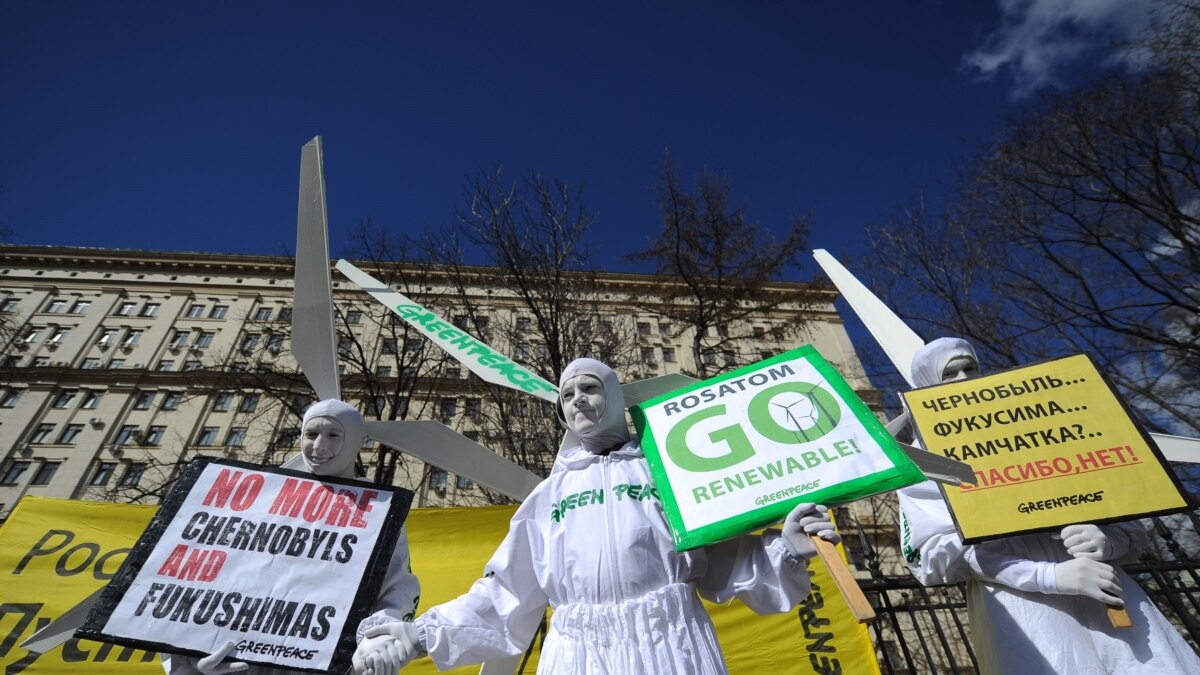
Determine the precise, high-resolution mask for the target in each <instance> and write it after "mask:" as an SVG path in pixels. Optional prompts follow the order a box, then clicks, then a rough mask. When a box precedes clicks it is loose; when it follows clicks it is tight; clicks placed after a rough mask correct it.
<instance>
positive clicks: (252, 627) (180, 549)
mask: <svg viewBox="0 0 1200 675" xmlns="http://www.w3.org/2000/svg"><path fill="white" fill-rule="evenodd" d="M411 499H412V493H410V492H408V491H406V490H391V489H387V488H382V487H380V486H375V485H370V484H367V483H361V482H358V481H351V480H342V479H333V478H329V477H322V478H321V479H320V480H317V479H315V478H314V477H313V476H312V475H311V474H307V473H301V472H295V471H288V470H286V469H265V468H262V467H259V466H257V465H253V464H247V463H243V462H236V461H232V460H224V459H212V458H197V459H194V460H192V462H191V463H190V464H189V465H188V467H187V468H186V469H185V470H184V472H183V475H182V476H181V478H180V479H179V481H178V483H177V484H176V486H175V488H174V490H172V492H171V495H170V496H168V497H167V499H166V501H164V502H163V505H162V507H161V509H160V510H159V513H158V515H156V516H155V518H154V520H153V521H152V522H151V523H150V526H149V527H147V528H146V532H145V533H144V534H143V535H142V537H141V538H140V539H139V540H138V542H137V544H136V545H135V546H134V549H133V552H132V553H131V554H130V555H129V557H128V558H127V560H126V562H125V564H124V565H122V567H121V569H120V571H119V572H118V573H117V576H116V578H114V579H113V581H112V582H111V583H110V584H109V585H108V587H107V588H106V589H105V593H104V595H103V596H102V597H101V599H100V601H99V602H98V603H97V605H96V607H95V608H93V610H92V612H91V614H90V615H89V616H88V619H87V621H86V623H85V624H84V626H83V628H82V629H80V631H79V632H78V633H77V635H81V636H85V637H88V638H92V639H98V640H104V641H106V642H112V643H115V644H120V645H128V646H133V647H140V648H144V649H158V650H167V651H173V652H177V653H184V654H197V655H199V654H210V653H212V652H214V651H216V650H217V649H218V648H219V647H220V646H221V645H222V644H224V643H225V642H226V641H230V640H232V641H233V642H235V643H236V644H237V650H236V652H235V653H234V656H235V658H237V659H239V660H242V661H247V662H251V663H261V664H268V665H277V666H282V667H285V668H290V669H292V670H300V671H311V672H327V671H330V670H337V671H344V670H345V669H346V668H348V667H349V665H350V656H351V654H352V653H353V651H354V644H355V641H354V631H355V628H356V627H357V625H358V622H359V621H360V620H361V619H362V618H363V617H365V616H366V615H367V614H369V613H370V611H371V608H372V606H373V604H374V600H375V597H376V596H377V595H378V591H379V586H380V584H381V583H382V578H383V574H384V572H385V570H386V567H387V564H388V561H389V560H390V558H391V552H392V550H393V548H394V546H395V542H396V539H397V537H398V536H399V531H400V526H401V525H402V524H403V522H404V518H405V516H406V515H407V512H408V507H409V504H410V502H411Z"/></svg>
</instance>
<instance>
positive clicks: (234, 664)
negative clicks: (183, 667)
mask: <svg viewBox="0 0 1200 675" xmlns="http://www.w3.org/2000/svg"><path fill="white" fill-rule="evenodd" d="M234 647H236V645H235V644H234V643H233V641H232V640H231V641H229V642H226V643H225V644H223V645H221V648H220V649H218V650H217V651H215V652H213V653H212V654H209V655H208V656H206V657H204V658H202V659H197V658H195V657H193V656H181V657H179V658H180V659H181V660H182V661H183V662H184V663H185V664H187V665H188V666H190V667H191V668H192V669H193V670H195V671H196V672H197V673H200V675H227V674H228V673H240V672H242V671H243V670H247V669H249V668H250V664H248V663H246V662H245V661H230V662H229V663H222V661H224V660H225V657H226V656H229V653H230V652H232V651H233V650H234Z"/></svg>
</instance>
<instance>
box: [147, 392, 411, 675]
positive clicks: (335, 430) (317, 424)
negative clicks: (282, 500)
mask: <svg viewBox="0 0 1200 675" xmlns="http://www.w3.org/2000/svg"><path fill="white" fill-rule="evenodd" d="M364 428H365V425H364V424H363V418H362V415H360V414H359V412H358V411H357V410H355V409H354V407H353V406H351V405H349V404H347V403H344V402H342V401H338V400H334V399H330V400H326V401H320V402H317V403H314V404H313V405H312V406H310V407H309V409H308V410H307V411H305V413H304V422H303V424H302V425H301V427H300V457H301V459H302V461H303V464H304V469H305V470H306V471H307V472H308V473H311V474H313V476H315V477H318V478H320V477H321V476H334V477H338V478H353V477H354V464H355V460H356V459H357V458H358V449H359V448H360V447H362V442H363V434H364ZM420 595H421V584H420V582H419V581H417V578H416V577H415V576H414V575H413V573H412V569H411V568H410V566H409V556H408V533H407V532H406V531H405V529H404V528H403V527H402V528H400V537H399V539H397V541H396V548H395V549H394V551H393V553H392V559H391V562H390V563H389V564H388V569H387V573H386V576H385V577H384V581H383V586H382V587H381V588H380V592H379V597H378V598H377V599H376V601H375V608H376V611H375V613H374V614H372V615H370V616H368V617H367V618H366V619H364V620H363V621H362V623H361V624H360V625H359V627H358V632H357V635H358V639H360V640H361V639H362V637H363V631H365V630H367V629H368V628H370V627H372V626H376V625H380V624H387V623H392V622H394V621H412V620H413V615H414V614H415V613H416V611H417V602H418V600H419V599H420ZM235 648H236V645H235V644H234V643H233V642H228V643H226V644H225V645H223V646H222V647H221V648H220V649H218V650H217V651H216V652H214V653H213V654H210V655H209V656H207V657H204V658H197V657H192V656H183V655H179V654H163V657H162V659H163V666H164V668H165V669H166V671H167V672H168V673H170V674H171V675H225V674H226V673H249V674H250V675H276V674H282V673H292V672H298V671H292V670H287V669H283V668H269V667H265V666H257V665H256V666H250V665H249V664H247V663H245V662H243V661H236V660H234V661H225V659H226V658H227V657H229V656H230V655H231V654H232V655H233V656H234V658H236V656H237V655H236V653H234V650H235Z"/></svg>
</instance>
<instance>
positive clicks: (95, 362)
mask: <svg viewBox="0 0 1200 675" xmlns="http://www.w3.org/2000/svg"><path fill="white" fill-rule="evenodd" d="M79 367H80V368H83V369H84V370H96V369H97V368H99V367H100V359H97V358H90V357H89V358H86V359H84V360H83V363H81V364H79Z"/></svg>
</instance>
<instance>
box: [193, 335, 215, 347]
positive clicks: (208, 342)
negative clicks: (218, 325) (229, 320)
mask: <svg viewBox="0 0 1200 675" xmlns="http://www.w3.org/2000/svg"><path fill="white" fill-rule="evenodd" d="M214 335H216V333H214V332H212V331H210V330H206V331H203V332H200V333H197V334H196V343H195V345H194V346H195V347H196V349H206V348H208V347H210V346H212V341H213V336H214Z"/></svg>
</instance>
